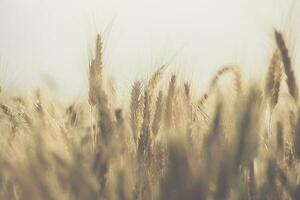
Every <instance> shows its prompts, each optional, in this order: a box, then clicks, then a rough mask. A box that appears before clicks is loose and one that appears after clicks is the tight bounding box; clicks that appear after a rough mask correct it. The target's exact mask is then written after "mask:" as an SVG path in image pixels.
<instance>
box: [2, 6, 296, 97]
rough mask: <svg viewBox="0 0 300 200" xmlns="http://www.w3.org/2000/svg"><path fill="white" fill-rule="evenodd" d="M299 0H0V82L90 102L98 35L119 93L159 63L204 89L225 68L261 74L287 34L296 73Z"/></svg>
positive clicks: (16, 90)
mask: <svg viewBox="0 0 300 200" xmlns="http://www.w3.org/2000/svg"><path fill="white" fill-rule="evenodd" d="M299 17H300V4H299V2H297V1H292V0H251V1H249V0H222V1H220V0H51V1H47V0H26V1H22V0H1V1H0V27H1V29H0V30H1V31H0V85H1V87H2V90H3V92H10V93H13V94H14V95H19V94H27V93H29V92H31V91H33V89H35V88H37V87H43V88H45V90H47V92H48V93H49V94H51V95H54V96H57V97H62V98H68V99H72V100H74V99H80V98H84V97H85V96H86V93H87V77H88V63H89V61H88V60H89V57H90V56H91V55H92V54H93V49H94V40H95V36H96V33H97V32H99V33H101V34H102V35H103V43H104V67H105V73H106V75H105V76H106V79H108V80H109V81H110V82H114V83H115V87H116V90H117V91H119V92H120V93H121V94H122V92H124V91H126V93H127V91H128V89H129V88H130V87H131V84H132V82H133V81H134V80H136V79H141V80H146V79H147V78H148V77H149V75H150V74H151V73H152V72H153V71H154V70H155V69H157V68H158V67H160V66H161V65H162V64H165V63H167V64H169V68H168V73H177V74H178V75H179V78H180V79H181V80H183V81H184V80H188V81H191V82H193V83H194V84H195V86H196V87H199V88H201V87H205V86H207V82H208V81H209V79H210V78H211V77H212V76H213V74H214V73H215V71H216V70H217V69H218V68H220V67H221V66H222V65H224V64H237V65H239V66H240V68H241V71H242V73H243V75H244V77H246V78H248V79H255V80H256V79H257V80H258V78H259V76H262V75H264V73H265V71H266V69H267V65H268V61H269V59H270V57H271V54H272V51H273V49H274V47H275V45H274V41H273V28H277V29H279V30H280V31H283V32H284V34H285V35H286V37H287V38H286V39H287V41H288V44H289V48H290V51H291V54H292V55H291V56H292V58H293V61H294V68H295V70H296V72H299V69H298V68H299V67H298V65H299V62H297V60H299V59H298V58H299V47H298V46H299V45H298V44H299V41H298V39H297V38H298V37H299V36H300V26H296V24H297V22H299V21H297V19H299Z"/></svg>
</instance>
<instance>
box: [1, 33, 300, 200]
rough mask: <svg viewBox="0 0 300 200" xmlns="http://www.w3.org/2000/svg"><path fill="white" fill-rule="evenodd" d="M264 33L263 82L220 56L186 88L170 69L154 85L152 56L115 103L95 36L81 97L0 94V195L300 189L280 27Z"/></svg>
mask: <svg viewBox="0 0 300 200" xmlns="http://www.w3.org/2000/svg"><path fill="white" fill-rule="evenodd" d="M273 41H274V44H275V45H274V46H276V48H274V51H273V55H272V56H270V61H269V66H266V67H265V68H266V70H267V74H266V75H265V79H264V80H262V83H263V84H257V83H249V84H246V83H245V82H244V81H243V78H242V77H241V74H240V71H239V68H238V66H231V65H226V66H224V67H222V68H220V70H219V71H217V72H216V74H215V76H214V77H212V79H211V82H210V84H209V87H208V88H207V90H206V92H205V93H203V94H196V93H195V92H194V91H193V90H192V89H191V88H192V87H191V85H190V83H188V82H181V81H180V80H178V76H176V74H173V75H172V76H171V77H170V78H169V81H168V84H164V85H163V86H160V85H159V82H160V81H161V79H162V78H165V76H166V74H165V71H166V70H167V68H168V67H169V66H168V65H162V66H160V67H159V68H158V69H157V70H156V71H155V73H153V74H152V75H151V76H150V78H149V80H147V81H139V80H137V81H135V82H134V83H133V84H132V90H131V91H128V92H130V99H121V101H123V102H128V103H126V105H127V106H123V107H118V106H117V105H115V104H114V102H115V101H114V100H113V98H114V97H112V95H109V94H111V91H109V88H107V87H105V84H104V77H105V74H103V67H105V66H103V61H102V57H103V56H102V42H103V41H102V39H101V35H98V36H97V40H96V45H95V46H96V48H95V55H94V58H93V59H92V60H91V62H90V66H89V77H88V80H89V91H88V93H89V96H88V101H86V102H82V103H74V104H71V105H66V104H63V103H59V102H55V101H51V100H50V99H48V98H47V96H46V95H44V93H43V91H42V90H38V91H36V93H35V95H34V96H26V97H25V96H24V97H12V96H8V95H4V94H0V111H1V112H0V130H1V137H0V143H1V145H0V199H3V200H10V199H12V200H73V199H74V200H96V199H108V200H110V199H116V200H131V199H133V200H156V199H161V200H167V199H170V200H183V199H197V200H200V199H222V200H223V199H249V200H254V199H258V200H259V199H270V200H271V199H272V200H274V199H300V177H299V175H300V165H299V164H300V163H299V158H300V115H299V114H300V107H299V100H298V92H299V88H298V85H297V77H296V75H295V73H294V71H293V67H294V66H293V63H292V58H291V57H290V54H289V50H288V46H287V44H286V42H285V41H286V38H285V35H284V34H283V33H280V32H278V31H277V30H274V39H273ZM224 77H227V78H228V79H229V80H228V84H229V87H230V88H231V89H230V90H229V89H225V90H224V88H223V89H222V87H221V84H220V82H222V79H224Z"/></svg>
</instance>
